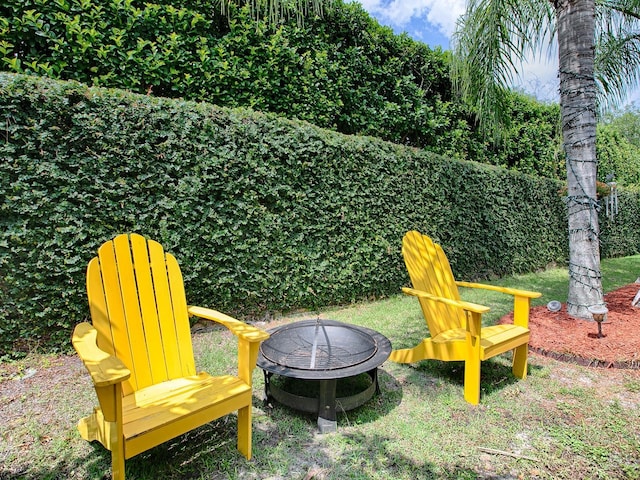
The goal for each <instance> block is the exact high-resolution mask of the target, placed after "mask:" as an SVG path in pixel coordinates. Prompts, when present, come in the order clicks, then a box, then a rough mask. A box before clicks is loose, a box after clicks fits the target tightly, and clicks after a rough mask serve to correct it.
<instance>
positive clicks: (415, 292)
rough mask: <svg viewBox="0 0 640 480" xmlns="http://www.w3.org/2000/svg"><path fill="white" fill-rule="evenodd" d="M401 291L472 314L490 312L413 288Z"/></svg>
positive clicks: (486, 309) (469, 303) (472, 304)
mask: <svg viewBox="0 0 640 480" xmlns="http://www.w3.org/2000/svg"><path fill="white" fill-rule="evenodd" d="M402 291H403V292H404V293H406V294H407V295H412V296H414V297H418V298H426V299H428V300H433V301H434V302H440V303H445V304H447V305H451V306H453V307H458V308H461V309H463V310H467V311H469V312H473V313H479V314H483V313H487V312H488V311H489V310H491V309H490V308H489V307H485V306H484V305H479V304H477V303H471V302H464V301H462V300H452V299H450V298H444V297H438V296H436V295H431V294H430V293H427V292H424V291H422V290H416V289H415V288H408V287H404V288H403V289H402Z"/></svg>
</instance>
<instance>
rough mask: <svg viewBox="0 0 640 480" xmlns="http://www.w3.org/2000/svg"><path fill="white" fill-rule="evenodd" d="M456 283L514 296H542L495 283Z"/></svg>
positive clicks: (461, 285)
mask: <svg viewBox="0 0 640 480" xmlns="http://www.w3.org/2000/svg"><path fill="white" fill-rule="evenodd" d="M456 285H458V286H459V287H466V288H481V289H483V290H493V291H494V292H501V293H506V294H507V295H512V296H514V297H526V298H539V297H541V296H542V293H540V292H532V291H529V290H519V289H516V288H507V287H498V286H497V285H488V284H486V283H472V282H459V281H456Z"/></svg>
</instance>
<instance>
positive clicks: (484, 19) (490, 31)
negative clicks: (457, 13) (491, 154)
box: [451, 0, 555, 137]
mask: <svg viewBox="0 0 640 480" xmlns="http://www.w3.org/2000/svg"><path fill="white" fill-rule="evenodd" d="M554 19H555V16H554V12H553V10H552V8H551V3H550V2H549V1H548V0H471V1H470V2H469V3H468V4H467V11H466V13H465V15H463V17H461V19H460V20H459V22H458V25H457V28H456V32H455V33H454V35H453V38H452V42H451V43H452V45H453V58H452V65H451V73H452V79H453V82H454V88H455V89H456V91H457V92H458V93H459V94H460V96H461V97H462V100H463V101H465V102H466V103H467V104H468V105H469V106H470V108H472V109H473V110H474V111H475V112H476V114H477V115H478V118H479V122H480V126H481V128H483V129H484V130H485V131H486V132H489V133H492V134H493V135H494V137H496V136H498V137H499V131H500V129H499V127H500V125H503V124H505V123H508V118H507V117H506V116H505V112H506V109H505V108H504V107H505V105H506V103H505V102H506V98H507V93H508V89H509V87H510V85H511V84H512V81H513V75H514V72H517V71H518V69H519V67H520V65H521V62H522V61H523V60H524V58H525V55H526V54H527V53H528V52H539V51H540V48H541V47H542V46H543V45H544V44H545V42H546V43H548V42H549V41H550V39H551V38H553V34H554V31H553V29H554V26H555V22H554Z"/></svg>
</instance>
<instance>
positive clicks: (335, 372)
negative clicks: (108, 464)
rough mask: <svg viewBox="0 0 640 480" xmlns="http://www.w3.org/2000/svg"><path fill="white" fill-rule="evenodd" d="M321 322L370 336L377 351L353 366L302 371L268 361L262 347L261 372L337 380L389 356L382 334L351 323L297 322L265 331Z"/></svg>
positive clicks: (385, 340) (377, 364) (312, 320)
mask: <svg viewBox="0 0 640 480" xmlns="http://www.w3.org/2000/svg"><path fill="white" fill-rule="evenodd" d="M318 321H320V322H322V324H324V325H325V326H337V327H344V328H350V329H356V330H358V331H360V332H362V333H366V334H368V335H369V336H371V338H372V340H373V341H374V342H375V344H376V346H377V349H376V351H375V353H374V354H373V355H372V356H371V357H369V358H368V359H366V360H365V361H363V362H360V363H357V364H355V365H351V366H346V367H341V368H334V369H327V370H308V369H307V370H303V369H299V368H292V367H288V366H284V365H279V364H277V363H274V362H272V361H270V360H268V359H267V358H266V357H265V356H264V355H263V353H262V346H261V348H260V350H259V353H258V361H257V365H258V367H260V368H261V369H262V370H265V371H267V372H270V373H273V374H276V375H283V376H286V377H290V378H299V379H303V380H326V379H339V378H347V377H353V376H355V375H358V374H360V373H365V372H368V371H371V370H374V369H376V368H378V367H379V366H380V365H382V364H383V363H384V362H385V361H386V360H387V358H389V355H390V354H391V341H390V340H389V339H388V338H387V337H385V336H384V335H383V334H382V333H380V332H378V331H376V330H373V329H371V328H367V327H363V326H360V325H354V324H351V323H345V322H339V321H337V320H329V319H308V320H300V321H297V322H292V323H291V324H285V325H280V326H278V327H274V328H272V329H269V330H267V331H268V332H269V333H275V332H276V331H278V330H279V329H282V328H291V325H294V324H297V325H298V326H305V325H312V324H315V323H316V322H318ZM266 342H269V339H267V340H265V342H263V344H264V343H266Z"/></svg>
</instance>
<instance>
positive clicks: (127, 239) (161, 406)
mask: <svg viewBox="0 0 640 480" xmlns="http://www.w3.org/2000/svg"><path fill="white" fill-rule="evenodd" d="M87 294H88V297H89V306H90V311H91V319H92V322H93V325H91V324H89V323H87V322H84V323H81V324H79V325H77V326H76V328H75V330H74V332H73V339H72V342H73V346H74V347H75V349H76V351H77V352H78V355H79V356H80V358H81V359H82V361H83V362H84V365H85V367H86V368H87V370H88V371H89V374H90V375H91V379H92V380H93V384H94V387H95V390H96V394H97V397H98V403H99V407H96V408H95V409H94V413H93V414H91V415H89V416H88V417H86V418H83V419H82V420H80V422H79V423H78V430H79V431H80V434H81V436H82V438H84V439H85V440H88V441H93V440H97V441H99V442H100V443H102V445H104V446H105V447H106V448H107V449H108V450H110V451H111V460H112V472H113V477H112V478H113V479H114V480H121V479H124V478H125V473H124V462H125V459H128V458H131V457H133V456H134V455H137V454H139V453H141V452H143V451H145V450H148V449H150V448H152V447H154V446H156V445H159V444H160V443H163V442H165V441H167V440H170V439H172V438H174V437H177V436H178V435H181V434H183V433H185V432H188V431H190V430H192V429H194V428H196V427H198V426H200V425H203V424H205V423H208V422H210V421H212V420H215V419H216V418H219V417H221V416H223V415H227V414H229V413H231V412H234V411H236V410H237V411H238V449H239V450H240V452H241V453H242V454H243V455H244V456H245V457H246V458H247V459H250V458H251V404H252V386H251V377H252V371H253V369H254V367H255V365H256V359H257V355H258V349H259V345H260V342H261V341H262V340H264V339H266V338H268V336H269V335H268V334H267V333H266V332H263V331H261V330H258V329H256V328H254V327H252V326H249V325H246V324H245V323H242V322H240V321H238V320H235V319H233V318H231V317H229V316H227V315H225V314H223V313H220V312H217V311H215V310H210V309H207V308H202V307H191V306H187V303H186V298H185V292H184V286H183V281H182V274H181V273H180V267H179V266H178V262H177V261H176V259H175V257H173V255H171V254H169V253H165V252H164V251H163V249H162V246H161V245H160V244H159V243H156V242H154V241H152V240H149V241H147V240H146V239H145V238H144V237H142V236H140V235H136V234H132V235H130V236H128V235H119V236H117V237H116V238H115V239H113V240H112V241H108V242H106V243H105V244H103V245H102V246H101V247H100V248H99V249H98V256H97V257H95V258H93V259H92V260H91V261H90V262H89V265H88V267H87ZM189 315H194V316H198V317H201V318H205V319H208V320H213V321H214V322H217V323H220V324H222V325H224V326H225V327H227V328H228V329H229V330H230V331H231V332H233V333H234V334H235V335H236V336H237V337H238V374H237V376H232V375H221V376H215V377H214V376H211V375H209V374H207V373H204V372H200V373H197V374H196V369H195V363H194V357H193V350H192V345H191V332H190V327H189Z"/></svg>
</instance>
